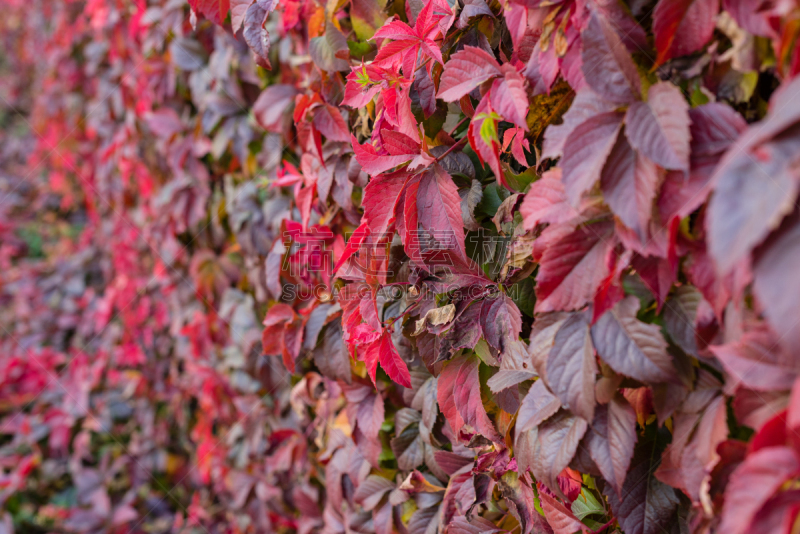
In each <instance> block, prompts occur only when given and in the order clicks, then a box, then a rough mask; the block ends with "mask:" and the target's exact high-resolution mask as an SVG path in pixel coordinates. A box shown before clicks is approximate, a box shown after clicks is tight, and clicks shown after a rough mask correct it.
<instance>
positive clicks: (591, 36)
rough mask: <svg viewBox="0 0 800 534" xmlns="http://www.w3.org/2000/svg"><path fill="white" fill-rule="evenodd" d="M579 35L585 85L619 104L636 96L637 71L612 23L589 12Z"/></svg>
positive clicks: (599, 15) (639, 94) (639, 88)
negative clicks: (585, 24) (581, 43)
mask: <svg viewBox="0 0 800 534" xmlns="http://www.w3.org/2000/svg"><path fill="white" fill-rule="evenodd" d="M581 39H582V41H583V54H582V58H583V77H584V78H585V79H586V83H587V84H588V85H589V87H591V88H592V89H594V90H595V91H596V92H597V94H599V95H600V96H602V97H603V98H606V99H608V100H611V101H612V102H616V103H619V104H630V103H631V102H634V101H636V100H639V99H640V98H641V93H642V89H641V81H640V79H639V71H638V70H636V65H635V64H634V63H633V60H632V59H631V56H630V54H629V53H628V51H627V49H626V48H625V45H624V44H623V43H622V40H621V39H620V38H619V35H618V34H617V32H616V31H615V30H614V28H613V26H612V24H610V23H609V22H608V21H607V20H606V19H605V17H603V15H601V14H598V13H592V15H591V18H590V19H589V24H588V25H587V26H586V29H585V30H583V32H582V33H581Z"/></svg>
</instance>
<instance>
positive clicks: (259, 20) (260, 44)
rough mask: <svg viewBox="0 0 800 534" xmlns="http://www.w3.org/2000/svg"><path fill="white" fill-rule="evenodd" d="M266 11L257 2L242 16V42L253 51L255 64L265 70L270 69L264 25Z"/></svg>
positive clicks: (267, 41)
mask: <svg viewBox="0 0 800 534" xmlns="http://www.w3.org/2000/svg"><path fill="white" fill-rule="evenodd" d="M267 15H268V13H267V11H265V10H264V9H263V8H262V7H261V5H260V3H259V2H255V3H253V4H251V5H250V7H248V8H247V11H246V12H245V15H244V31H243V35H244V40H245V41H246V42H247V46H249V47H250V50H252V51H253V54H254V56H255V59H256V63H257V64H258V65H260V66H261V67H264V68H265V69H269V68H271V66H270V63H269V33H267V30H266V27H265V24H266V22H267Z"/></svg>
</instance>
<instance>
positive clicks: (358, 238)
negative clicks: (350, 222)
mask: <svg viewBox="0 0 800 534" xmlns="http://www.w3.org/2000/svg"><path fill="white" fill-rule="evenodd" d="M367 236H369V225H368V224H367V221H364V222H362V223H361V225H360V226H359V227H358V228H356V230H355V232H353V235H351V236H350V240H349V241H347V245H346V246H345V247H344V252H343V253H342V256H341V258H339V261H337V262H336V265H335V266H334V268H333V272H334V273H336V272H338V271H339V268H340V267H341V266H342V265H344V263H345V262H346V261H347V260H348V259H350V257H351V256H352V255H353V254H355V252H356V251H357V250H358V249H359V248H361V244H362V243H363V242H364V240H365V239H366V238H367Z"/></svg>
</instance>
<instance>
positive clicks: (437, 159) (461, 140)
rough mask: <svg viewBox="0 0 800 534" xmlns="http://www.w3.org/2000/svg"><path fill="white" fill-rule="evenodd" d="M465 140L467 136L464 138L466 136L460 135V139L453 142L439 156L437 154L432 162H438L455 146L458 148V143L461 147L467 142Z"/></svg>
mask: <svg viewBox="0 0 800 534" xmlns="http://www.w3.org/2000/svg"><path fill="white" fill-rule="evenodd" d="M466 141H467V138H466V137H462V138H461V139H459V140H458V142H457V143H456V144H454V145H453V146H451V147H450V148H448V149H447V150H446V151H445V153H444V154H442V155H441V156H439V157H438V158H436V159H435V160H433V162H434V163H438V162H440V161H441V160H443V159H444V158H445V156H447V155H448V154H449V153H450V152H452V151H454V150H455V149H456V148H459V145H461V147H463V146H464V145H466V144H467V143H466Z"/></svg>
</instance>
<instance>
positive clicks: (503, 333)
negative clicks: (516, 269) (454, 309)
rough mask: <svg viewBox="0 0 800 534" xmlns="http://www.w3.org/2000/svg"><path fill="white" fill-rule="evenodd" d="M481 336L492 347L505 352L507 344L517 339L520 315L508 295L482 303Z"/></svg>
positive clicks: (520, 325) (520, 322) (520, 321)
mask: <svg viewBox="0 0 800 534" xmlns="http://www.w3.org/2000/svg"><path fill="white" fill-rule="evenodd" d="M481 325H482V326H483V336H484V337H485V338H486V341H487V342H488V343H489V345H491V346H492V347H494V348H496V349H497V350H499V351H500V352H501V353H503V352H505V351H506V349H507V347H508V345H509V343H511V342H513V341H516V340H517V339H518V338H519V333H520V330H521V329H522V315H521V314H520V312H519V308H517V305H516V304H514V301H513V300H511V298H509V297H508V295H504V294H501V295H498V296H496V297H492V298H488V299H486V300H484V301H483V304H482V306H481Z"/></svg>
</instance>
